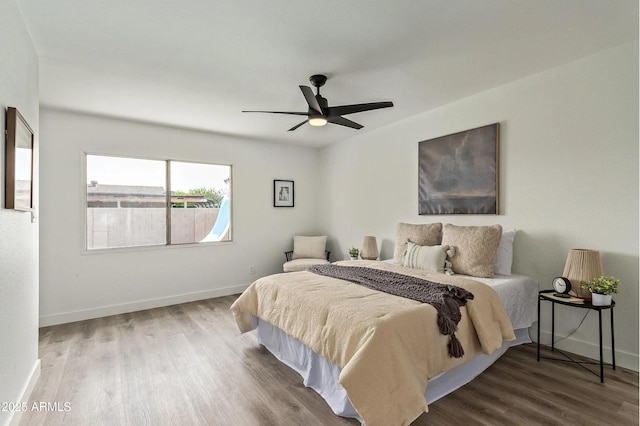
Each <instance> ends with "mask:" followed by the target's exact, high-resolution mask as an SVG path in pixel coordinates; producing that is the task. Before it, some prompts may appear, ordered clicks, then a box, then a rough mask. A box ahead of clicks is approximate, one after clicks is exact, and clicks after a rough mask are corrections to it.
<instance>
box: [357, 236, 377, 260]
mask: <svg viewBox="0 0 640 426" xmlns="http://www.w3.org/2000/svg"><path fill="white" fill-rule="evenodd" d="M360 257H361V258H363V259H366V260H376V259H377V258H378V242H377V241H376V237H373V236H366V237H364V240H363V241H362V250H360Z"/></svg>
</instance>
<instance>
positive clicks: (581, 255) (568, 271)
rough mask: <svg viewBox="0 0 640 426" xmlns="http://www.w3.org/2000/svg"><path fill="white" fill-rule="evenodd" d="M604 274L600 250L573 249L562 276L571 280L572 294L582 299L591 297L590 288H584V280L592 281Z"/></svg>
mask: <svg viewBox="0 0 640 426" xmlns="http://www.w3.org/2000/svg"><path fill="white" fill-rule="evenodd" d="M602 274H603V272H602V261H601V260H600V252H599V251H596V250H584V249H571V250H569V254H568V255H567V262H566V263H565V265H564V272H563V273H562V276H563V277H565V278H568V279H569V281H571V294H572V295H574V296H576V297H579V298H581V299H591V293H590V292H589V290H585V289H582V288H581V287H580V285H581V284H582V282H583V281H591V280H592V279H594V278H598V277H599V276H601V275H602Z"/></svg>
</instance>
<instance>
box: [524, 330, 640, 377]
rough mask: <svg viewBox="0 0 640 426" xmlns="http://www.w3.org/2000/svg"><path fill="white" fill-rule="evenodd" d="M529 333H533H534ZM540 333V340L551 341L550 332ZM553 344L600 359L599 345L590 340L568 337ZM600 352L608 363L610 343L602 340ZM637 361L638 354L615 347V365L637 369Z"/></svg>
mask: <svg viewBox="0 0 640 426" xmlns="http://www.w3.org/2000/svg"><path fill="white" fill-rule="evenodd" d="M531 334H532V335H535V333H531ZM540 335H541V336H542V340H541V342H551V332H548V331H540ZM557 338H558V336H556V339H557ZM543 344H545V343H543ZM555 346H556V347H557V348H558V349H560V350H564V351H567V352H572V353H574V354H578V355H582V356H586V357H587V358H591V359H594V360H598V359H600V347H599V346H598V345H597V344H594V343H592V342H585V341H584V340H577V339H572V338H571V337H569V338H568V339H564V340H562V341H561V342H558V343H557V344H556V345H555ZM602 353H603V357H604V362H607V363H610V362H611V345H608V344H607V342H603V346H602ZM638 361H639V357H638V354H634V353H631V352H627V351H621V350H620V349H616V367H618V366H620V367H623V368H627V369H629V370H633V371H638Z"/></svg>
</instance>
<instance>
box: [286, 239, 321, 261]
mask: <svg viewBox="0 0 640 426" xmlns="http://www.w3.org/2000/svg"><path fill="white" fill-rule="evenodd" d="M326 246H327V237H326V236H322V237H304V236H300V235H296V236H294V237H293V260H296V259H324V257H325V253H324V251H325V247H326Z"/></svg>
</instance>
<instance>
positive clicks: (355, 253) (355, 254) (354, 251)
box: [349, 247, 360, 260]
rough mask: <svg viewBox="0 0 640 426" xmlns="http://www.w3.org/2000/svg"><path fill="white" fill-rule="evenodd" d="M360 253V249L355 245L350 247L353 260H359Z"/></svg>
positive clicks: (350, 255)
mask: <svg viewBox="0 0 640 426" xmlns="http://www.w3.org/2000/svg"><path fill="white" fill-rule="evenodd" d="M359 254H360V250H358V249H357V248H355V247H351V248H350V249H349V257H351V260H358V255H359Z"/></svg>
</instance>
